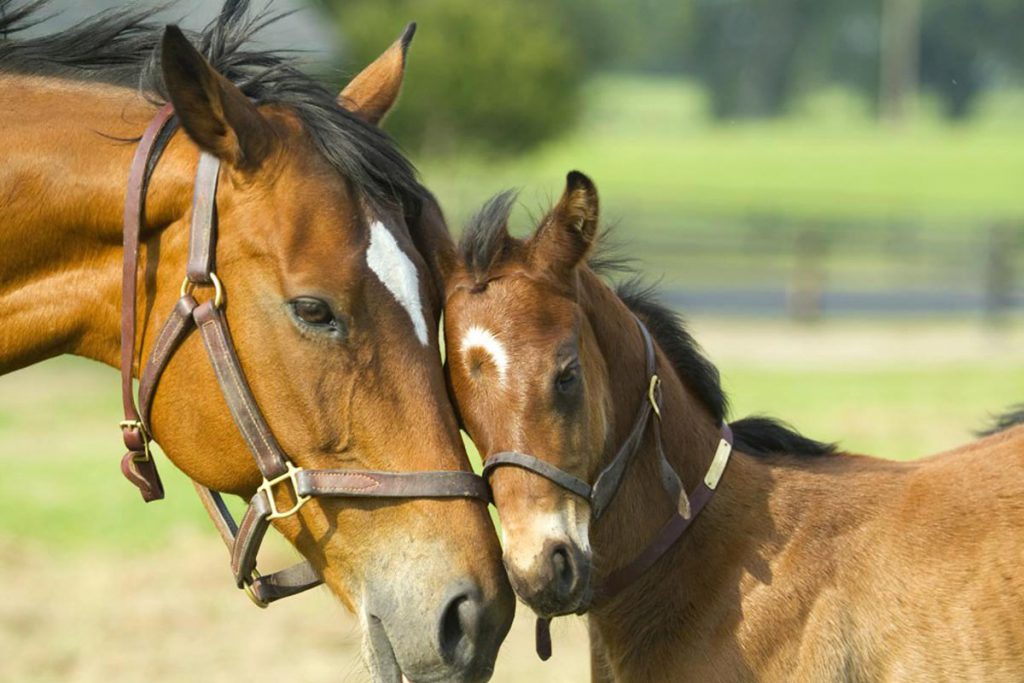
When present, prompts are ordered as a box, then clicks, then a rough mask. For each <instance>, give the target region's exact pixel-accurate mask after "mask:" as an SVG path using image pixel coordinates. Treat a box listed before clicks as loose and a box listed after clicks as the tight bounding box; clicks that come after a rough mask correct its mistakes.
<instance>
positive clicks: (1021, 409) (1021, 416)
mask: <svg viewBox="0 0 1024 683" xmlns="http://www.w3.org/2000/svg"><path fill="white" fill-rule="evenodd" d="M1017 425H1024V403H1021V404H1019V405H1016V406H1014V407H1012V408H1010V409H1009V410H1007V411H1006V412H1005V413H1003V414H1002V415H999V416H997V417H996V418H995V419H994V420H993V421H992V425H991V426H990V427H988V428H987V429H984V430H982V431H980V432H978V436H992V435H993V434H998V433H999V432H1005V431H1006V430H1008V429H1012V428H1014V427H1016V426H1017Z"/></svg>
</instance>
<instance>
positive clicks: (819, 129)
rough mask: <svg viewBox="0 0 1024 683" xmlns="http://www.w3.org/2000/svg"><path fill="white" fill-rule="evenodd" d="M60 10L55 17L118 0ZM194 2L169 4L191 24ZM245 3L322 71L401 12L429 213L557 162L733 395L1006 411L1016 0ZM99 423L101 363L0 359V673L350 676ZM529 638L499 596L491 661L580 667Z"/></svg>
mask: <svg viewBox="0 0 1024 683" xmlns="http://www.w3.org/2000/svg"><path fill="white" fill-rule="evenodd" d="M64 4H66V5H67V7H66V12H65V13H64V19H63V20H65V21H71V20H74V19H77V18H80V17H81V16H82V15H83V14H86V13H89V12H91V11H92V10H93V9H94V8H98V7H102V6H110V5H113V4H119V3H117V2H116V0H103V1H93V2H80V3H55V5H57V6H61V5H64ZM183 5H189V3H188V2H186V3H183ZM307 5H308V6H307ZM216 6H217V3H202V2H199V1H198V0H196V1H195V2H192V3H191V5H190V6H187V7H184V8H181V7H180V6H179V9H175V8H171V9H170V10H168V12H170V13H174V12H179V14H180V15H181V16H185V17H186V18H185V20H184V22H183V23H185V24H186V25H191V26H201V25H202V24H203V23H204V22H205V21H206V20H207V19H208V18H209V16H210V15H211V13H212V12H214V11H215V10H216ZM272 7H273V8H275V9H284V10H287V9H291V8H300V9H302V10H303V11H301V12H299V13H298V14H296V15H293V16H292V17H289V19H288V20H287V21H288V23H287V24H282V25H281V28H279V29H270V30H269V31H268V35H267V42H268V43H270V44H280V45H281V46H283V47H295V46H298V47H302V48H304V49H309V50H312V53H310V54H307V55H306V57H307V58H309V59H310V61H311V67H310V68H311V69H313V70H315V71H317V72H318V73H320V74H323V76H324V77H325V78H327V79H330V80H331V81H332V82H333V83H334V84H335V85H338V86H340V85H341V84H342V83H344V82H345V80H346V77H347V76H350V75H352V74H354V73H355V72H357V71H358V70H359V69H360V68H362V66H364V65H365V64H366V63H367V62H368V61H369V60H370V59H372V58H373V57H375V56H376V55H377V54H379V53H380V51H382V50H383V49H384V48H385V47H386V46H387V45H388V44H389V43H390V41H391V40H393V39H394V37H396V36H397V35H398V34H399V33H400V31H401V29H402V27H403V26H404V25H405V23H406V22H407V21H409V20H416V21H418V22H419V30H418V33H417V35H416V38H415V40H414V42H413V45H412V48H411V50H410V53H409V66H408V71H407V77H406V84H405V88H404V91H403V95H402V98H401V100H400V102H399V105H398V108H397V110H396V111H395V112H394V114H393V115H392V116H391V117H390V118H389V119H388V120H387V122H386V128H387V129H388V130H389V131H390V132H391V133H392V134H393V135H394V136H395V138H396V139H397V140H398V141H399V143H400V144H401V145H402V146H403V148H404V149H405V150H406V151H407V153H408V154H409V155H410V156H411V157H412V158H413V159H414V160H415V162H416V164H417V165H418V167H419V168H420V170H421V173H422V176H423V179H424V182H425V183H426V185H427V186H428V187H429V188H430V189H431V190H433V191H434V192H435V193H436V194H437V195H438V197H439V199H440V201H441V203H442V206H443V207H444V209H445V210H446V212H447V214H448V217H449V222H450V225H451V227H452V230H453V231H454V232H456V233H458V232H459V231H460V229H461V226H462V225H463V224H464V222H465V221H466V219H467V218H468V217H469V216H470V215H471V214H472V213H473V212H474V211H475V210H476V208H477V207H479V205H480V204H481V203H482V202H483V201H484V200H485V199H486V198H487V197H489V196H490V195H491V194H493V193H494V192H497V191H499V190H501V189H504V188H507V187H510V186H511V187H518V188H520V190H521V195H520V206H519V207H518V209H517V212H516V214H515V224H514V226H513V231H514V232H517V233H520V234H524V233H526V232H528V231H529V230H531V229H532V228H533V225H534V220H535V218H536V217H537V216H538V215H540V214H542V213H543V211H544V210H545V209H546V207H547V206H548V205H549V204H550V202H551V201H552V200H553V199H554V198H556V197H557V196H558V194H559V193H560V191H561V187H562V183H563V179H564V177H565V173H566V172H567V171H569V170H570V169H573V168H577V169H580V170H582V171H584V172H585V173H587V174H589V175H590V176H591V177H592V178H593V179H594V180H595V182H596V183H597V186H598V188H599V191H600V193H601V202H602V212H603V218H604V221H605V223H606V224H607V225H609V226H614V227H613V231H612V235H611V238H612V239H613V240H614V241H615V242H616V243H617V244H618V245H619V251H620V252H621V253H622V254H624V255H627V256H631V257H633V258H635V259H636V267H637V268H638V269H639V270H640V271H642V272H644V273H646V274H647V275H649V276H650V277H651V278H655V279H660V280H661V284H662V289H663V292H664V295H665V297H666V298H667V300H668V301H670V302H671V303H673V304H674V305H676V306H677V307H678V308H680V309H681V310H682V311H683V313H684V314H685V315H686V317H687V318H688V319H689V320H690V323H691V326H692V332H693V333H694V335H695V336H696V338H697V339H698V341H700V342H701V343H702V344H703V345H704V347H705V348H706V350H707V351H708V353H709V355H710V356H711V358H712V359H713V360H714V361H715V362H716V363H717V364H718V366H719V368H720V370H721V371H722V374H723V378H724V382H725V385H726V388H727V390H728V391H729V393H730V396H731V398H732V404H733V407H734V410H733V415H734V417H739V416H743V415H746V414H749V413H752V412H758V413H769V414H774V415H777V416H779V417H782V418H784V419H786V420H788V421H790V422H792V423H794V424H795V425H796V426H797V427H799V428H800V429H802V430H803V431H805V432H807V433H808V434H809V435H810V436H813V437H815V438H819V439H824V440H837V441H839V442H840V444H841V445H842V446H843V447H846V448H848V449H850V450H854V451H858V452H867V453H872V454H876V455H881V456H885V457H892V458H899V459H908V458H916V457H922V456H925V455H927V454H929V453H934V452H937V451H939V450H942V449H945V448H950V447H953V446H955V445H957V444H959V443H963V442H965V441H967V440H969V439H971V438H973V436H972V435H973V432H974V430H976V429H979V428H982V427H984V426H985V425H986V424H987V422H988V420H989V417H990V415H991V414H993V413H995V412H998V411H1000V410H1001V409H1003V408H1005V407H1007V406H1009V405H1010V404H1012V403H1015V402H1020V401H1024V193H1022V192H1021V189H1020V188H1021V187H1022V186H1024V42H1022V41H1020V40H1019V36H1020V35H1021V34H1022V33H1024V4H1021V3H1020V2H1018V1H1017V0H973V1H972V2H969V3H965V2H961V1H960V0H693V1H689V2H684V1H680V0H675V1H674V2H670V1H663V0H641V1H639V2H632V3H621V2H614V1H613V0H589V1H588V0H561V1H559V2H541V1H540V0H515V1H513V0H492V1H491V2H476V1H474V0H416V1H415V2H414V1H413V0H338V1H337V2H334V1H333V0H320V1H318V2H314V3H307V2H303V1H301V0H283V1H282V0H279V1H278V2H275V3H274V4H273V5H272ZM61 20H62V19H61V18H60V17H58V18H57V19H56V20H55V22H54V23H56V24H59V22H60V21H61ZM49 25H50V24H44V25H43V26H42V27H41V28H40V30H46V28H47V26H49ZM118 415H119V397H118V384H117V375H116V372H115V371H113V370H111V369H109V368H104V367H101V366H98V365H96V364H94V363H91V362H88V361H82V360H79V359H73V358H60V359H56V360H54V361H50V362H47V363H44V364H41V365H40V366H38V367H35V368H30V369H27V370H24V371H20V372H17V373H14V374H12V375H10V376H7V377H3V378H0V465H2V466H3V474H2V475H0V558H3V559H0V583H3V585H5V586H8V587H10V589H9V590H7V591H5V600H4V601H0V652H3V653H5V656H4V657H0V680H45V681H48V680H54V681H57V680H60V681H101V680H102V681H105V682H106V683H109V682H110V681H121V680H123V681H134V680H138V678H140V677H141V675H142V674H140V672H144V673H145V675H146V677H147V678H148V679H149V680H161V681H179V680H181V681H186V680H195V678H196V676H197V674H196V672H197V671H202V678H204V680H237V679H238V678H241V677H242V676H250V677H253V678H255V679H257V680H262V679H267V678H272V677H277V676H284V675H290V676H295V675H301V676H302V677H303V678H304V679H305V680H310V681H313V680H324V681H326V680H332V681H333V680H337V679H338V678H339V677H340V678H343V679H344V680H364V679H365V674H363V673H362V670H361V668H360V665H359V663H358V643H357V638H358V633H357V630H356V627H355V626H354V624H353V622H352V621H351V620H350V619H349V617H347V616H346V615H345V614H344V613H343V612H342V610H341V609H340V608H339V607H338V606H337V605H336V604H335V602H334V601H333V600H331V599H330V598H328V597H327V596H326V595H324V594H323V593H322V592H314V593H313V594H311V595H307V596H304V597H301V598H298V599H295V600H293V601H287V602H286V603H283V604H281V605H275V606H274V607H273V609H271V610H269V611H268V612H267V613H265V614H263V613H260V614H257V613H256V612H255V611H254V610H253V608H251V606H250V605H249V604H248V602H247V601H246V600H245V599H244V598H243V597H242V596H241V595H240V594H237V592H236V591H235V590H234V589H233V588H232V585H231V581H230V578H229V571H228V568H227V558H226V555H225V553H224V551H223V548H222V547H221V546H220V541H219V539H218V538H217V537H216V534H215V532H214V531H213V529H212V528H210V527H209V523H208V522H207V520H206V518H205V515H204V513H203V512H202V510H201V508H200V506H199V504H198V502H197V501H196V500H195V498H194V495H193V494H192V492H191V490H190V487H189V486H188V483H187V480H185V478H184V477H183V476H181V475H180V474H177V473H175V472H173V468H172V467H171V466H169V464H167V463H166V462H164V463H163V464H164V467H163V468H162V471H163V472H164V475H165V478H167V479H168V480H169V481H168V489H169V496H168V499H167V500H166V501H164V502H161V503H157V504H154V505H150V506H143V505H142V504H141V502H140V501H138V500H137V494H136V493H135V492H134V490H132V489H131V487H130V486H129V485H128V484H126V483H125V482H124V481H123V480H122V479H121V477H120V474H119V472H118V469H117V464H118V459H119V457H120V446H119V436H118V432H117V429H116V423H117V420H118V419H119V417H118ZM272 419H273V418H272V416H271V421H272ZM287 554H288V551H287V550H285V549H283V548H274V549H271V551H270V553H269V563H270V564H275V563H283V562H285V561H286V556H287ZM243 628H245V629H250V630H251V635H250V636H249V637H248V638H247V639H246V644H245V646H244V647H241V648H238V647H235V644H237V643H238V639H237V637H236V634H237V632H240V631H241V630H242V629H243ZM555 636H556V643H555V658H554V660H552V662H550V663H549V664H547V665H540V664H539V663H538V662H536V661H535V660H534V658H533V655H532V640H531V625H530V623H529V618H528V615H527V614H526V612H525V610H520V619H519V620H517V625H516V627H515V629H514V631H513V635H512V636H511V637H510V639H509V642H508V644H507V646H506V647H505V649H504V650H503V654H502V658H501V660H500V662H499V667H498V670H497V673H496V676H495V680H496V681H521V680H528V679H529V680H533V681H536V682H537V683H539V682H541V681H565V680H581V679H583V678H585V676H586V670H587V660H586V654H585V637H584V634H583V632H582V628H581V626H580V625H579V624H578V623H572V622H570V624H569V625H561V626H560V625H558V624H556V630H555ZM136 641H138V642H136ZM279 649H280V650H284V651H285V652H286V653H287V654H286V656H284V657H273V656H269V657H268V656H267V653H269V652H272V651H274V650H279ZM11 653H16V655H12V654H11Z"/></svg>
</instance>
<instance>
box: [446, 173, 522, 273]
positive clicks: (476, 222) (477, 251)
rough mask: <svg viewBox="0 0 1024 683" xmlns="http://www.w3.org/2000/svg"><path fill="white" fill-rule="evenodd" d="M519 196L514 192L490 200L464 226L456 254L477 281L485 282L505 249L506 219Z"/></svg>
mask: <svg viewBox="0 0 1024 683" xmlns="http://www.w3.org/2000/svg"><path fill="white" fill-rule="evenodd" d="M518 196H519V194H518V192H517V191H516V190H505V191H504V192H501V193H500V194H497V195H495V196H493V197H491V198H490V199H489V200H487V203H486V204H484V205H483V207H481V209H480V210H479V211H477V212H476V214H475V215H474V216H473V217H472V218H471V219H470V220H469V223H467V224H466V229H465V230H464V231H463V233H462V238H461V239H460V240H459V252H460V253H461V254H462V260H463V263H464V264H465V266H466V268H467V269H468V270H469V272H470V273H471V274H472V275H473V276H474V277H475V278H476V279H477V280H478V281H480V280H484V279H486V277H487V274H488V272H489V271H490V269H491V268H492V267H493V266H494V264H495V263H496V262H497V261H498V260H499V257H500V256H501V254H502V251H503V250H504V248H505V246H506V243H507V240H508V221H509V216H510V214H511V213H512V208H513V207H514V206H515V203H516V199H517V197H518Z"/></svg>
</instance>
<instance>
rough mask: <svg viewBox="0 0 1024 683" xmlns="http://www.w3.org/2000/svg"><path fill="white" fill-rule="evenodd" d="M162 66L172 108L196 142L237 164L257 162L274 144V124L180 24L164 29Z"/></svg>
mask: <svg viewBox="0 0 1024 683" xmlns="http://www.w3.org/2000/svg"><path fill="white" fill-rule="evenodd" d="M160 67H161V70H162V71H163V77H164V84H165V85H166V87H167V94H168V97H169V98H170V100H171V103H172V104H173V105H174V111H175V113H176V114H177V115H178V118H179V119H180V121H181V126H182V128H184V129H185V132H186V133H188V136H189V137H190V138H192V141H193V142H195V143H196V144H197V145H199V147H200V148H202V149H203V150H205V151H207V152H209V153H211V154H213V155H215V156H216V157H218V158H219V159H221V160H222V161H224V162H226V163H228V164H230V165H231V166H234V167H236V168H239V169H243V170H251V169H254V168H256V167H257V166H259V164H260V163H261V162H262V161H263V160H264V159H265V158H266V157H267V155H268V154H269V153H270V150H271V149H272V147H273V141H274V139H275V137H274V136H275V133H274V130H273V128H271V126H270V124H269V123H268V122H267V120H266V119H264V118H263V115H262V114H260V113H259V111H258V110H257V109H256V105H254V104H253V103H252V102H250V101H249V98H248V97H246V96H245V95H244V94H243V93H242V91H241V90H239V89H238V88H237V87H236V86H235V85H234V84H233V83H231V82H230V81H229V80H228V79H226V78H224V77H223V76H221V75H220V74H219V73H217V71H216V70H215V69H214V68H213V67H212V66H210V63H209V62H207V61H206V59H205V58H204V57H203V56H202V55H201V54H200V53H199V51H198V50H196V49H195V48H194V47H193V46H192V43H190V42H189V41H188V38H186V37H185V34H183V33H182V32H181V29H179V28H178V27H177V26H168V27H167V28H166V29H165V30H164V36H163V41H162V43H161V49H160Z"/></svg>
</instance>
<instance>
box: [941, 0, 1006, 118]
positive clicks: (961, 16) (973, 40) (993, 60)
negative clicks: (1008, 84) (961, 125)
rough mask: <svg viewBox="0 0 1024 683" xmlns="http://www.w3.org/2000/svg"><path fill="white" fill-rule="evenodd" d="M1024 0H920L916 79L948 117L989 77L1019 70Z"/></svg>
mask: <svg viewBox="0 0 1024 683" xmlns="http://www.w3.org/2000/svg"><path fill="white" fill-rule="evenodd" d="M1022 31H1024V2H1021V1H1020V0H970V2H963V1H962V0H925V6H924V16H923V26H922V35H921V80H922V82H923V83H924V84H925V85H927V86H929V87H930V88H931V89H932V90H934V91H935V92H936V93H938V95H939V96H940V98H941V99H942V101H943V103H944V104H945V107H946V112H947V114H949V115H950V116H952V117H954V118H963V117H965V116H967V115H968V114H969V113H970V106H971V104H972V103H973V102H974V100H975V98H976V96H977V95H978V94H979V93H980V91H981V90H982V89H983V88H985V87H986V86H990V85H992V84H993V82H994V81H999V80H1008V79H1007V76H1008V75H1009V74H1016V77H1017V80H1018V82H1019V80H1020V74H1021V72H1022V71H1024V40H1022V38H1021V32H1022Z"/></svg>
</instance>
